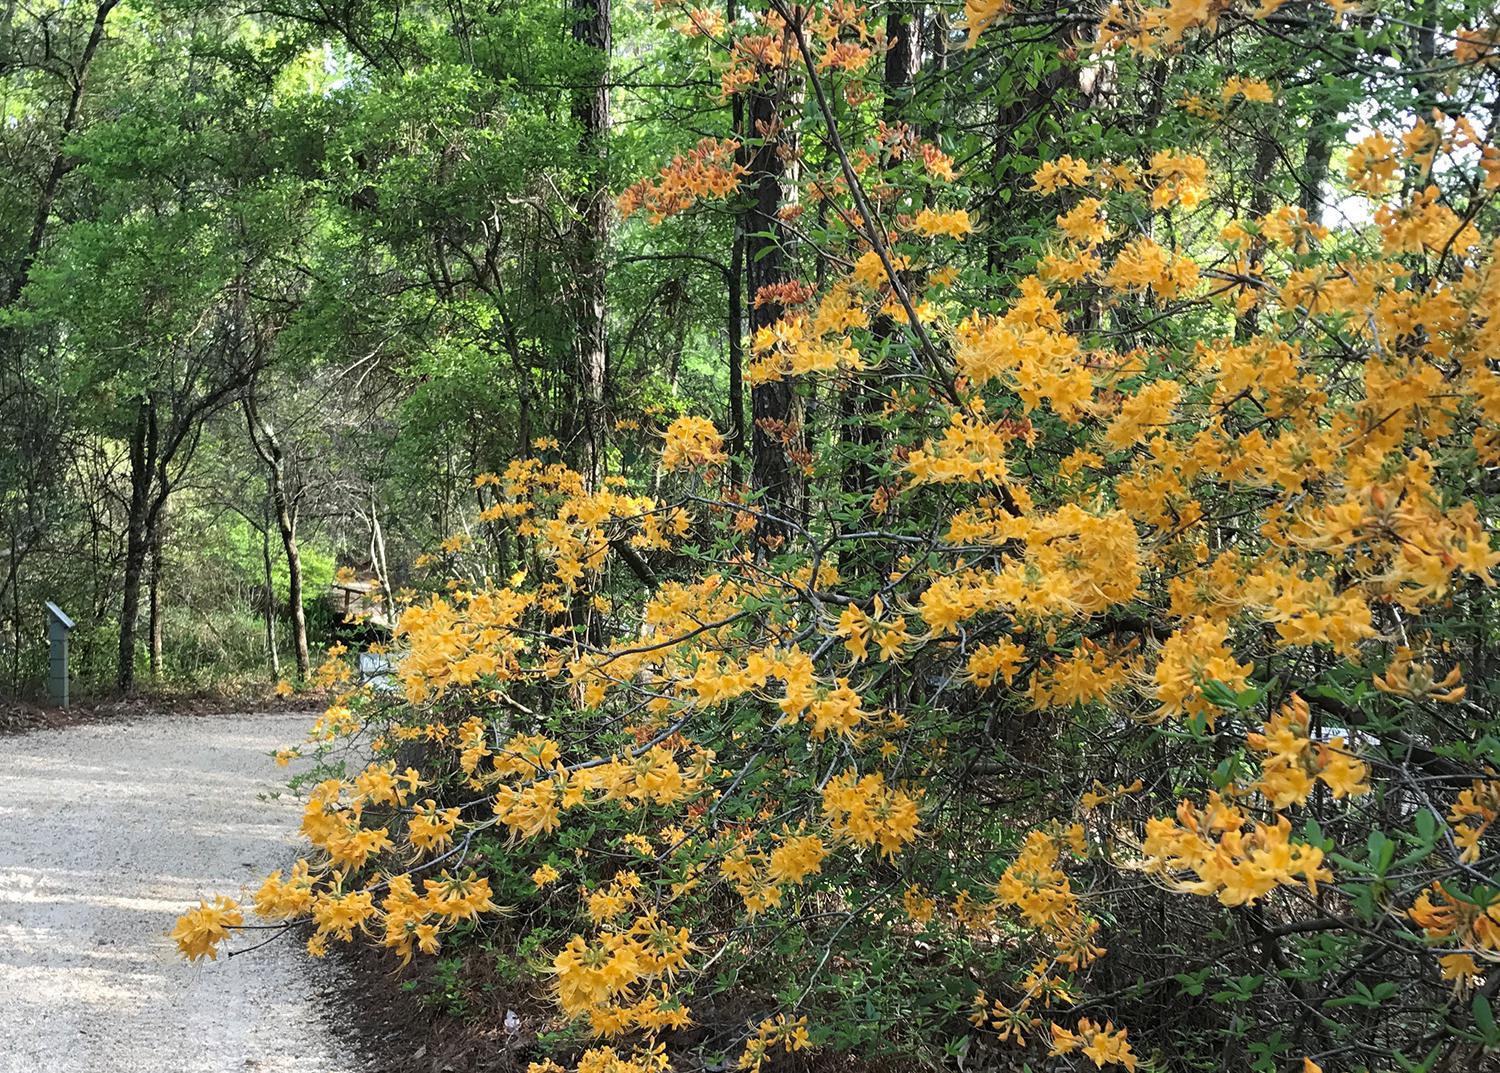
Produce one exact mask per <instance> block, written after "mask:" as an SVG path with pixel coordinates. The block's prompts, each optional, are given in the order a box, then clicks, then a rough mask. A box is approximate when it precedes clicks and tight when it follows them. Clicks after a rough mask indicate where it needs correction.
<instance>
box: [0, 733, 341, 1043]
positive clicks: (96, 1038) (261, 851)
mask: <svg viewBox="0 0 1500 1073" xmlns="http://www.w3.org/2000/svg"><path fill="white" fill-rule="evenodd" d="M308 723H309V719H308V717H307V716H304V715H292V716H288V715H240V716H233V715H231V716H199V717H194V718H169V717H161V718H150V719H143V720H139V721H134V722H129V723H107V724H92V725H84V726H76V727H70V728H67V729H62V730H54V731H44V732H38V733H33V734H26V735H22V736H20V737H13V738H5V739H0V753H3V759H0V1073H246V1071H253V1073H359V1071H360V1070H362V1069H364V1068H365V1067H364V1065H363V1064H362V1062H361V1061H360V1060H358V1059H354V1058H351V1057H350V1056H349V1055H348V1054H347V1052H346V1050H345V1048H344V1047H343V1046H342V1045H341V1044H340V1042H339V1041H338V1040H337V1039H336V1038H335V1036H334V1035H333V1033H332V1032H331V1030H330V1028H329V1020H330V1019H331V1018H332V1017H336V1016H337V1014H336V1013H334V1012H332V1010H331V1008H330V1007H331V1001H330V1000H329V998H328V997H327V996H326V994H325V992H326V991H327V990H328V989H327V988H325V987H324V986H322V985H320V984H319V982H318V981H319V979H327V978H328V975H329V974H328V973H327V972H326V971H321V967H320V971H318V972H311V971H309V961H310V959H308V958H307V957H306V955H305V954H303V953H302V952H301V949H300V947H299V946H298V945H297V944H296V942H295V941H294V940H293V941H286V940H283V941H281V942H278V943H274V944H272V945H271V946H270V947H268V948H266V949H264V950H261V951H258V952H256V953H254V954H251V955H248V956H246V957H238V958H235V959H233V960H232V961H230V960H226V959H225V958H223V957H222V956H221V957H220V958H219V960H218V961H217V962H200V963H199V964H198V965H188V964H187V963H186V962H184V961H182V960H181V959H179V958H178V957H177V954H176V951H175V948H174V946H173V944H172V942H171V940H170V939H168V938H167V937H166V932H167V931H168V930H169V929H170V928H171V927H172V924H173V922H174V921H175V919H176V917H177V914H178V913H180V912H181V911H182V909H183V907H184V906H185V905H188V904H191V903H194V902H195V901H196V899H197V898H198V896H199V895H200V894H206V893H208V892H210V891H221V892H224V893H229V894H235V893H237V892H239V891H240V890H241V889H242V888H243V887H246V886H251V885H253V884H258V882H259V880H260V878H261V877H262V876H264V875H265V873H266V872H268V871H270V869H271V868H273V867H276V866H278V865H281V864H283V863H285V862H286V861H287V860H288V859H289V858H290V856H291V853H292V849H291V840H292V838H293V835H294V833H295V831H296V827H297V817H298V809H297V805H296V803H295V802H294V801H292V800H290V799H283V800H280V801H262V800H258V795H260V794H262V793H267V792H274V791H275V790H276V789H277V788H278V785H279V782H280V780H279V778H278V776H279V775H280V774H281V773H280V771H279V770H278V769H277V768H276V767H275V766H274V765H273V764H272V763H271V760H270V758H269V757H268V756H267V755H266V754H267V752H268V750H271V749H274V748H275V747H276V746H278V745H282V744H286V743H289V742H294V741H297V740H300V738H301V737H302V736H303V734H304V733H305V732H306V728H307V725H308ZM252 889H253V887H252Z"/></svg>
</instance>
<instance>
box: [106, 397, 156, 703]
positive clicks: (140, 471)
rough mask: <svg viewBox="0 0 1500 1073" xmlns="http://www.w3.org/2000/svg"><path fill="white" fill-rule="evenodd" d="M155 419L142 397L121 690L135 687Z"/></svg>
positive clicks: (123, 600)
mask: <svg viewBox="0 0 1500 1073" xmlns="http://www.w3.org/2000/svg"><path fill="white" fill-rule="evenodd" d="M155 424H156V422H155V419H154V417H153V416H152V404H151V403H150V401H149V400H142V401H141V402H140V404H139V408H138V409H137V411H136V419H135V428H134V429H132V430H131V434H130V509H129V513H128V514H127V516H126V523H125V577H124V580H123V586H124V587H123V589H122V591H121V595H120V651H119V657H118V660H117V661H116V664H115V684H116V685H117V686H119V688H120V690H121V691H122V692H127V693H128V692H129V691H130V690H132V689H134V688H135V626H136V620H137V619H138V618H139V617H140V613H141V575H142V574H143V573H144V572H145V566H146V552H147V550H148V548H149V546H150V545H149V540H148V534H147V532H146V528H147V514H148V508H149V500H150V496H151V483H152V470H153V467H152V465H151V462H152V458H151V456H152V455H153V454H154V449H153V441H154V439H155V436H154V426H155Z"/></svg>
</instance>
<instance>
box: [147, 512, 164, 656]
mask: <svg viewBox="0 0 1500 1073" xmlns="http://www.w3.org/2000/svg"><path fill="white" fill-rule="evenodd" d="M165 528H166V509H165V504H163V508H162V509H161V510H160V511H158V512H157V516H156V521H155V523H154V524H152V526H151V541H150V543H151V572H150V573H149V574H148V575H147V578H146V591H147V600H146V603H147V609H146V615H147V618H146V621H147V623H148V625H147V634H148V636H149V638H150V667H151V679H152V681H157V680H159V679H160V678H161V673H162V659H161V655H162V634H163V624H162V607H161V599H162V594H161V575H162V561H161V559H162V545H163V544H164V543H165V537H164V533H163V530H164V529H165Z"/></svg>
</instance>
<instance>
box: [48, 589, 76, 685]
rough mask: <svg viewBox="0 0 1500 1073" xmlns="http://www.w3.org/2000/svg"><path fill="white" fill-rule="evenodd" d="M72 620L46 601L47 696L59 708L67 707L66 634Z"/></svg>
mask: <svg viewBox="0 0 1500 1073" xmlns="http://www.w3.org/2000/svg"><path fill="white" fill-rule="evenodd" d="M72 629H73V620H72V619H70V618H69V617H68V616H67V614H66V613H65V612H64V611H63V609H62V608H60V607H58V606H57V605H56V604H55V603H53V602H52V601H51V600H48V601H47V641H48V647H47V695H48V696H49V697H51V698H52V703H53V704H56V705H57V706H58V707H59V708H66V707H67V706H68V633H69V631H71V630H72Z"/></svg>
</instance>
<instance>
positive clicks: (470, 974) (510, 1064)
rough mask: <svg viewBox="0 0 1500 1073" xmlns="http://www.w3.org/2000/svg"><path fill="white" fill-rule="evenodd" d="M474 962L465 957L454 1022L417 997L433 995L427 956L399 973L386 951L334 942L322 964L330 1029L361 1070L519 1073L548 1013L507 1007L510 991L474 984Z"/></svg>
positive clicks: (530, 1006) (522, 1001)
mask: <svg viewBox="0 0 1500 1073" xmlns="http://www.w3.org/2000/svg"><path fill="white" fill-rule="evenodd" d="M482 964H483V958H482V955H480V956H471V957H470V958H469V965H468V967H467V969H466V973H465V976H466V982H467V984H468V985H469V988H471V989H472V990H468V992H467V993H468V996H469V998H470V1003H471V1004H470V1008H469V1010H468V1011H467V1013H468V1015H467V1016H464V1017H459V1016H455V1015H453V1014H451V1013H448V1012H446V1011H445V1010H443V1009H441V1008H439V1007H438V1006H437V1005H435V1004H434V1003H433V1002H431V1001H430V1000H429V1001H425V1002H424V1001H423V999H422V998H421V997H420V996H421V995H424V994H425V995H433V994H434V993H435V992H436V991H437V990H438V985H437V982H436V980H435V979H434V978H433V961H432V959H430V958H425V959H424V958H419V959H417V960H415V961H413V962H412V963H411V965H409V966H407V967H406V968H400V967H399V962H398V961H397V960H396V959H395V958H394V957H393V956H392V955H391V954H390V952H389V951H384V950H377V949H375V948H373V947H369V946H365V945H363V944H358V943H356V944H354V945H353V946H338V945H336V946H335V947H334V949H333V950H332V951H331V952H330V957H329V967H330V968H331V969H332V970H333V975H334V976H335V977H336V982H335V986H336V987H337V991H338V994H337V996H336V998H335V1000H334V1001H335V1004H336V1005H337V1006H338V1007H340V1008H341V1010H342V1011H343V1014H344V1016H343V1017H340V1018H335V1022H336V1026H337V1030H338V1031H340V1032H342V1033H343V1034H344V1035H345V1038H346V1039H347V1041H348V1043H349V1047H350V1050H351V1051H356V1052H358V1053H359V1054H360V1055H361V1057H362V1058H363V1059H364V1060H365V1062H366V1063H367V1065H366V1068H367V1069H368V1070H369V1073H524V1070H525V1069H526V1067H527V1065H528V1064H529V1063H531V1062H533V1061H535V1060H536V1058H537V1057H538V1055H537V1053H536V1049H535V1044H536V1033H537V1031H538V1030H539V1029H541V1028H543V1027H544V1026H545V1025H546V1023H547V1020H548V1017H549V1011H548V1010H547V1009H545V1008H542V1007H540V1006H538V1005H537V1004H536V1003H535V1000H534V999H531V1000H528V999H526V998H524V997H519V998H516V999H515V1005H516V1006H518V1007H519V1009H512V1008H510V1006H511V1003H509V1002H507V997H508V992H509V991H510V990H511V989H509V988H505V987H500V986H494V987H489V988H486V987H483V986H482V984H481V981H479V980H478V979H476V973H479V974H482V971H483V970H482V968H481V966H482ZM405 983H414V984H415V985H416V986H415V989H412V988H408V987H403V986H402V985H403V984H405ZM481 1004H482V1007H483V1008H479V1005H481Z"/></svg>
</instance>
